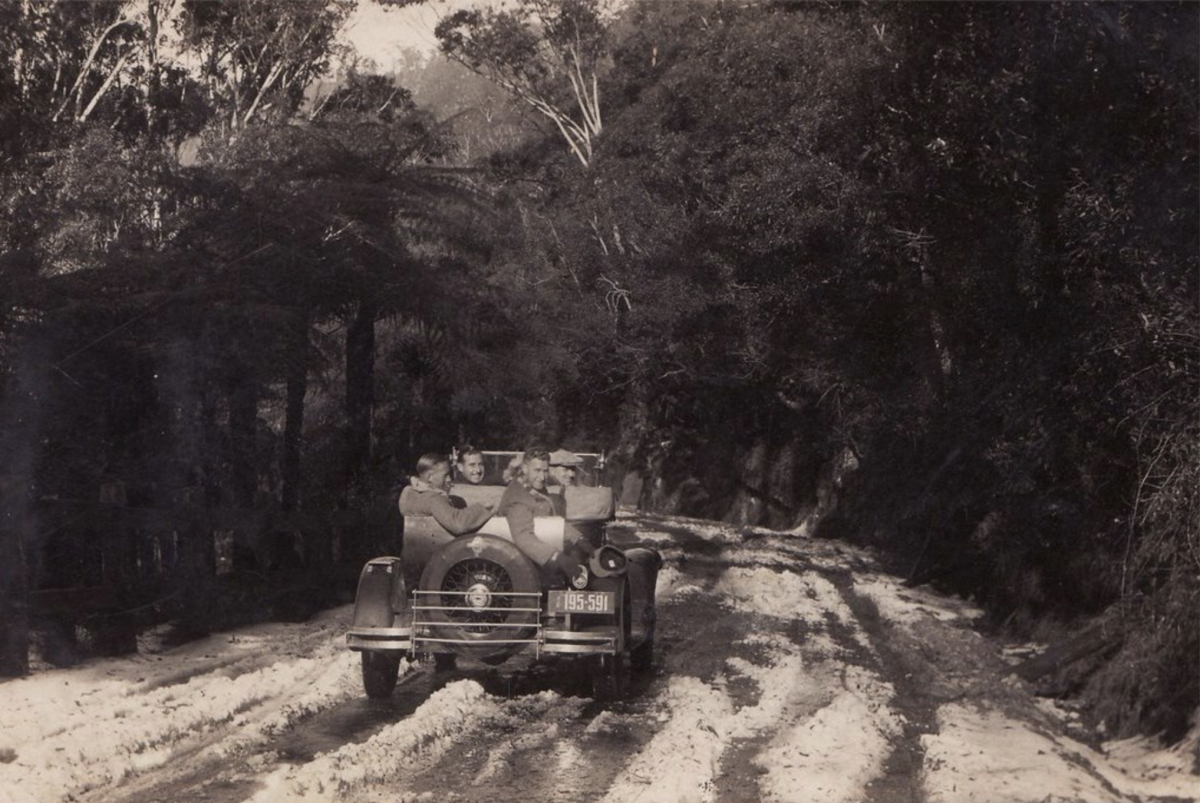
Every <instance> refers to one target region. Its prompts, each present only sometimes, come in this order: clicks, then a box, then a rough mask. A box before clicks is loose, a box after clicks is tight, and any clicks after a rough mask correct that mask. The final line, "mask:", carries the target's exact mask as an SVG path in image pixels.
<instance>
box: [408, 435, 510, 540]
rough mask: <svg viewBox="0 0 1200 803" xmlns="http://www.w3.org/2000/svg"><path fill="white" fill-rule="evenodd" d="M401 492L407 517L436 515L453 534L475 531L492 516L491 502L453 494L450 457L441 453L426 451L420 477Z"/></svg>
mask: <svg viewBox="0 0 1200 803" xmlns="http://www.w3.org/2000/svg"><path fill="white" fill-rule="evenodd" d="M409 482H410V483H411V484H410V485H408V486H406V487H405V488H404V490H402V491H401V492H400V502H399V504H400V513H401V514H402V515H405V516H433V519H434V521H436V522H437V523H438V524H440V525H441V526H442V529H444V530H445V531H446V532H448V533H450V534H451V535H466V534H467V533H473V532H475V531H476V530H478V529H479V528H480V527H482V526H483V525H484V523H485V522H486V521H487V520H488V519H490V518H491V517H492V508H491V507H489V506H487V505H479V504H471V505H468V504H466V503H465V502H464V501H463V500H462V499H459V498H458V497H457V496H450V494H449V493H447V490H446V489H447V488H448V487H449V484H450V459H449V458H447V457H446V456H445V455H440V454H432V453H431V454H424V455H421V459H420V460H418V461H417V476H415V477H412V478H411V479H410V480H409Z"/></svg>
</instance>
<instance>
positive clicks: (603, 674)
mask: <svg viewBox="0 0 1200 803" xmlns="http://www.w3.org/2000/svg"><path fill="white" fill-rule="evenodd" d="M628 676H629V670H628V668H627V667H626V665H625V656H624V655H622V654H621V653H616V654H614V655H601V656H599V657H598V658H596V659H595V661H593V663H592V699H593V700H595V701H596V702H598V703H615V702H619V701H620V700H623V699H624V698H625V687H626V685H627V682H628Z"/></svg>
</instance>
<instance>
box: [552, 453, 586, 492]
mask: <svg viewBox="0 0 1200 803" xmlns="http://www.w3.org/2000/svg"><path fill="white" fill-rule="evenodd" d="M582 465H583V458H582V457H580V456H579V455H577V454H575V453H574V452H568V451H567V450H566V449H555V450H554V451H553V452H551V453H550V479H551V480H552V481H553V483H554V484H555V485H557V486H558V487H557V488H554V489H552V490H555V491H557V492H558V493H562V492H563V491H564V490H565V489H566V488H569V487H570V486H572V485H578V484H579V481H578V479H577V477H576V474H577V472H578V471H579V467H580V466H582Z"/></svg>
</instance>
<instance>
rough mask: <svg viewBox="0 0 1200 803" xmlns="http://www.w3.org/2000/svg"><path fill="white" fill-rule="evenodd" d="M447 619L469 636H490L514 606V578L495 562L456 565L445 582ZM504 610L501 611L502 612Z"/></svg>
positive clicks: (474, 560) (443, 584)
mask: <svg viewBox="0 0 1200 803" xmlns="http://www.w3.org/2000/svg"><path fill="white" fill-rule="evenodd" d="M441 590H442V591H449V592H453V593H450V594H447V595H446V596H444V597H442V603H441V604H442V605H445V606H446V607H448V608H453V609H454V610H448V611H446V618H447V619H449V620H450V621H452V622H455V623H458V624H461V625H462V626H463V629H464V630H466V631H467V632H468V633H487V632H489V631H491V630H493V629H494V626H495V625H498V624H501V623H503V622H504V620H505V616H506V614H505V612H504V611H503V610H502V609H504V608H511V607H513V606H514V598H513V597H512V596H510V594H511V592H512V590H513V584H512V577H511V576H509V573H508V571H507V570H506V569H505V568H504V567H503V566H501V565H500V564H499V563H496V562H495V561H491V560H487V559H485V558H473V559H471V560H464V561H461V562H459V563H456V564H454V565H453V566H451V567H450V570H449V571H448V572H446V577H445V579H444V580H442V588H441ZM498 609H501V610H498Z"/></svg>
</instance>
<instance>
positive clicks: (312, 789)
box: [252, 680, 500, 803]
mask: <svg viewBox="0 0 1200 803" xmlns="http://www.w3.org/2000/svg"><path fill="white" fill-rule="evenodd" d="M499 712H500V706H499V704H498V703H497V701H496V699H495V698H492V697H489V696H488V694H487V693H486V692H484V690H483V687H482V686H480V685H479V684H478V683H476V682H475V681H471V680H460V681H456V682H454V683H450V684H449V685H447V686H445V687H444V688H441V689H439V690H438V691H436V692H434V693H433V694H432V695H431V696H430V697H429V699H428V700H426V701H425V703H423V704H422V705H421V707H420V708H418V709H417V710H416V711H414V712H413V713H412V715H411V716H409V717H407V718H405V719H403V720H401V721H400V722H398V723H396V724H395V725H390V726H388V727H386V728H384V729H383V730H381V731H379V732H378V733H376V734H375V735H374V736H372V737H371V738H370V739H368V740H367V741H365V742H362V743H359V744H350V745H344V746H343V747H341V748H339V749H338V750H335V751H334V752H332V753H329V754H326V755H321V756H317V757H316V758H315V759H313V760H312V761H310V762H308V763H306V764H302V765H299V766H288V767H281V768H280V769H278V770H276V771H275V772H274V773H272V774H271V775H268V776H267V777H266V778H265V779H264V780H265V787H264V788H263V789H261V790H260V791H259V792H258V794H256V795H255V796H254V797H253V798H252V800H254V801H262V803H273V801H278V800H290V801H299V800H309V801H326V800H333V799H334V798H335V797H339V796H343V795H345V794H346V793H347V792H350V791H351V790H354V789H356V788H361V787H363V786H366V785H368V784H379V783H389V782H395V781H397V780H399V779H400V778H401V777H402V776H404V775H406V774H411V773H413V772H415V771H418V770H419V769H420V768H422V767H426V766H429V765H430V764H432V763H433V762H434V761H436V760H437V759H438V758H439V757H440V756H441V755H442V754H443V753H444V752H445V751H446V750H447V749H449V748H450V747H451V746H452V745H453V744H454V742H455V740H457V739H460V738H462V736H463V735H464V734H465V733H468V732H470V731H472V730H474V729H475V728H477V727H479V726H480V725H481V724H482V723H483V722H484V720H485V719H487V718H492V717H495V716H497V715H498V714H499Z"/></svg>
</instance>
